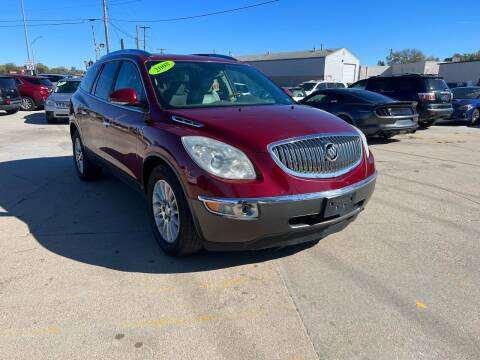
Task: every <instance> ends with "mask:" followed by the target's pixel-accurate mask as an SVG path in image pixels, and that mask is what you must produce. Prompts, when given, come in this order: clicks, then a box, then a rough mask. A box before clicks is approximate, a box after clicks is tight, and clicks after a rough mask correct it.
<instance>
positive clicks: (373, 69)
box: [360, 60, 440, 79]
mask: <svg viewBox="0 0 480 360" xmlns="http://www.w3.org/2000/svg"><path fill="white" fill-rule="evenodd" d="M439 64H440V63H439V62H438V61H429V60H426V61H418V62H414V63H409V64H393V65H387V66H367V65H361V66H360V79H366V78H369V77H371V76H391V75H404V74H423V75H427V74H428V75H438V73H439V71H440V66H439Z"/></svg>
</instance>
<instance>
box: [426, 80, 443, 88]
mask: <svg viewBox="0 0 480 360" xmlns="http://www.w3.org/2000/svg"><path fill="white" fill-rule="evenodd" d="M426 84H427V90H448V86H447V83H446V82H445V80H443V79H426Z"/></svg>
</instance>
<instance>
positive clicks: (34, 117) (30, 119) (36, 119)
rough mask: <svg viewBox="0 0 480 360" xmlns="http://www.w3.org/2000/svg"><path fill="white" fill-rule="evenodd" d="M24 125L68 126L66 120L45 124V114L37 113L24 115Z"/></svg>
mask: <svg viewBox="0 0 480 360" xmlns="http://www.w3.org/2000/svg"><path fill="white" fill-rule="evenodd" d="M24 118H25V121H24V122H25V124H32V125H55V124H68V119H67V120H63V119H56V121H55V122H53V123H52V124H49V123H48V122H47V118H46V117H45V112H43V111H42V112H38V113H34V114H29V115H26V116H25V117H24Z"/></svg>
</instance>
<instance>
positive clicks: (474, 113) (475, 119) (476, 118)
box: [472, 109, 480, 125]
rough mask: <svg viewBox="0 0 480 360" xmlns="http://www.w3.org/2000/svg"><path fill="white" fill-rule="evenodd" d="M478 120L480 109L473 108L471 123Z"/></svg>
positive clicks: (474, 123) (479, 118)
mask: <svg viewBox="0 0 480 360" xmlns="http://www.w3.org/2000/svg"><path fill="white" fill-rule="evenodd" d="M479 120H480V110H479V109H474V110H473V112H472V125H477V124H478V123H479Z"/></svg>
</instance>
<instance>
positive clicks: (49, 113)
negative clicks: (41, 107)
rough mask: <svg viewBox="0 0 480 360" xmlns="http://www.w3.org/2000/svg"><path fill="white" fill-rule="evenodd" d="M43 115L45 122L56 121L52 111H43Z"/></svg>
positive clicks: (51, 122)
mask: <svg viewBox="0 0 480 360" xmlns="http://www.w3.org/2000/svg"><path fill="white" fill-rule="evenodd" d="M45 117H46V118H47V123H48V124H53V123H55V122H56V119H55V117H54V116H53V112H52V111H45Z"/></svg>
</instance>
